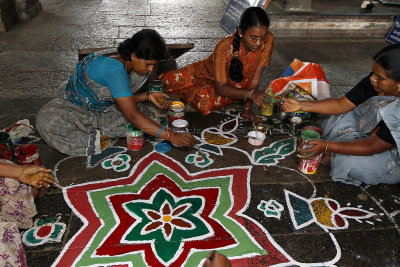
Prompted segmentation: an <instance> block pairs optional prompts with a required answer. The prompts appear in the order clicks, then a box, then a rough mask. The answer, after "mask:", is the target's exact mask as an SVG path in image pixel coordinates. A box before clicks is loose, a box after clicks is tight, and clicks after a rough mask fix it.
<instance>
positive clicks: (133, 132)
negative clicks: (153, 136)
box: [125, 123, 142, 137]
mask: <svg viewBox="0 0 400 267" xmlns="http://www.w3.org/2000/svg"><path fill="white" fill-rule="evenodd" d="M125 130H126V134H127V135H128V134H129V135H130V136H135V137H138V136H141V135H142V131H141V130H139V129H138V128H136V127H135V125H133V124H132V123H127V124H125Z"/></svg>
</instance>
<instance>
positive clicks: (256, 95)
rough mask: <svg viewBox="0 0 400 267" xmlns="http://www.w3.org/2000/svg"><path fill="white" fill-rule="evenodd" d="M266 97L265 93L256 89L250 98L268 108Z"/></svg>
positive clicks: (258, 104)
mask: <svg viewBox="0 0 400 267" xmlns="http://www.w3.org/2000/svg"><path fill="white" fill-rule="evenodd" d="M264 97H265V93H264V92H260V91H257V90H254V91H253V93H251V94H250V96H249V98H250V99H251V100H252V101H253V103H254V104H256V105H257V106H259V107H260V106H261V107H264V108H265V109H267V106H266V104H265V101H264Z"/></svg>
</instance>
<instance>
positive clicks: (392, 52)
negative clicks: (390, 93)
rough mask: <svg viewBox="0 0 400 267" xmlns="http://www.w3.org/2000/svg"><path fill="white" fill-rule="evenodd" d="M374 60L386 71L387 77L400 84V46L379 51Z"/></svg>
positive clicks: (395, 45)
mask: <svg viewBox="0 0 400 267" xmlns="http://www.w3.org/2000/svg"><path fill="white" fill-rule="evenodd" d="M373 59H374V61H375V62H376V63H378V64H379V65H381V66H382V68H384V69H385V70H386V75H387V76H388V77H389V78H391V79H393V80H395V81H396V82H400V44H392V45H388V46H386V47H384V48H382V49H381V50H379V51H378V52H377V53H376V54H375V55H374V56H373Z"/></svg>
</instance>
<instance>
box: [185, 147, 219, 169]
mask: <svg viewBox="0 0 400 267" xmlns="http://www.w3.org/2000/svg"><path fill="white" fill-rule="evenodd" d="M185 162H186V163H189V164H194V165H195V166H196V167H199V168H205V167H208V166H210V165H211V164H213V163H214V160H213V159H212V158H210V154H208V153H207V152H201V153H200V152H198V151H196V153H195V154H189V155H187V156H186V158H185Z"/></svg>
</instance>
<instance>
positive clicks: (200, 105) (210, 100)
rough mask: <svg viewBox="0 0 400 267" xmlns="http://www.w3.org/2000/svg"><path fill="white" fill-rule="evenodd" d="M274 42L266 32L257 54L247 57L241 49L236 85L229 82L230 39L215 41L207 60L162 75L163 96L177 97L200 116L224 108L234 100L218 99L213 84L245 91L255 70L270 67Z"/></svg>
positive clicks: (249, 54) (270, 34) (241, 47)
mask: <svg viewBox="0 0 400 267" xmlns="http://www.w3.org/2000/svg"><path fill="white" fill-rule="evenodd" d="M273 41H274V36H273V34H272V33H270V32H269V33H268V35H267V38H266V40H265V42H264V44H263V46H262V47H261V49H259V50H257V51H256V52H249V53H246V51H245V49H244V48H243V46H240V49H239V59H240V61H241V62H242V63H243V80H242V82H240V83H237V82H235V81H232V80H231V79H230V78H229V67H230V62H231V59H232V56H233V55H232V51H233V47H232V43H233V35H231V36H228V37H224V38H222V39H220V40H219V41H218V43H217V44H216V46H215V48H214V51H213V52H212V53H211V55H209V56H208V57H207V58H206V59H204V60H201V61H199V62H195V63H193V64H190V65H189V66H186V67H183V68H181V69H177V70H173V71H169V72H166V73H163V74H162V75H161V76H160V80H161V81H162V83H163V85H164V92H167V93H179V94H180V98H181V99H182V100H183V101H184V102H185V103H186V104H187V105H191V106H193V107H194V108H195V109H196V110H197V111H199V112H201V113H202V114H203V115H207V114H209V113H211V112H212V111H214V110H218V109H221V108H223V107H226V106H228V105H229V104H231V103H232V102H233V101H234V99H232V98H230V97H223V96H220V95H219V94H218V93H217V91H216V88H215V84H214V80H215V81H219V82H222V83H227V84H229V85H231V86H234V87H236V88H246V87H247V86H248V85H249V84H250V83H251V81H252V79H253V77H254V73H255V72H256V70H257V68H258V67H259V66H268V65H269V62H270V59H271V55H272V46H273Z"/></svg>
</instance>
